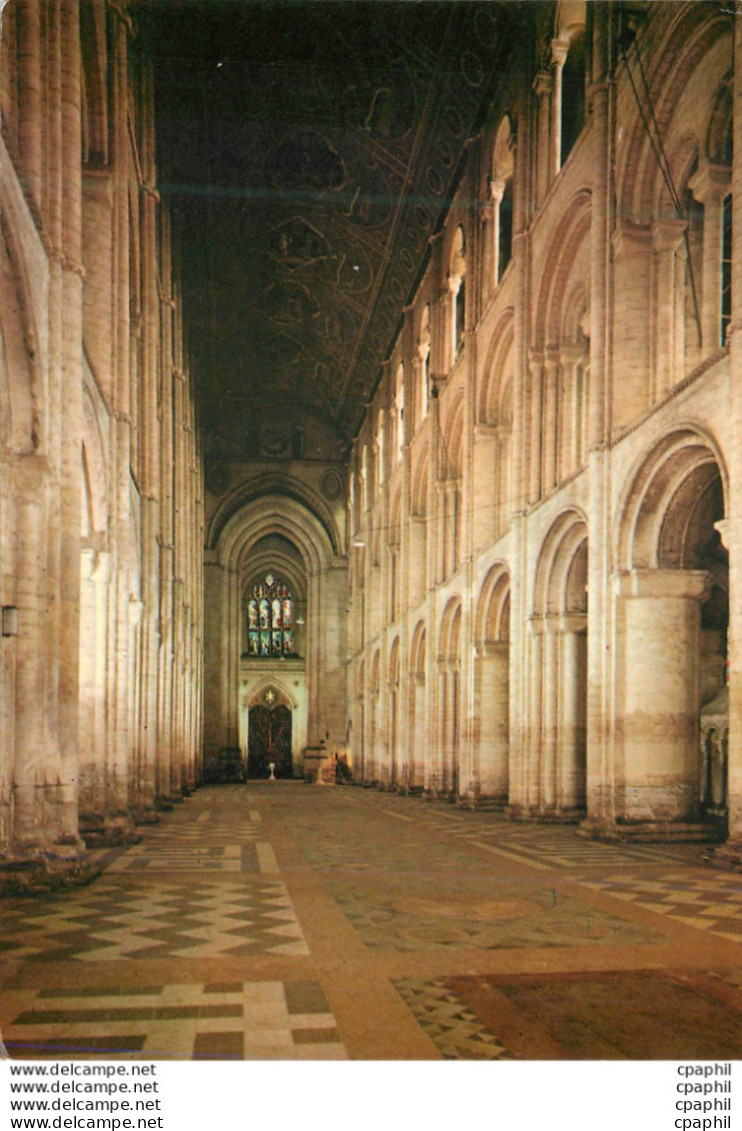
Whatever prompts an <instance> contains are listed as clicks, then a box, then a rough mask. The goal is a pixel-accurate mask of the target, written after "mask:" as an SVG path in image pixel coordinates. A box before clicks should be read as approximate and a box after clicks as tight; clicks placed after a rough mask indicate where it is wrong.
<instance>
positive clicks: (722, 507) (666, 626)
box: [616, 425, 729, 826]
mask: <svg viewBox="0 0 742 1131" xmlns="http://www.w3.org/2000/svg"><path fill="white" fill-rule="evenodd" d="M726 482H727V479H726V472H725V469H724V464H723V462H722V459H721V456H720V454H719V452H718V449H717V448H716V445H715V444H714V443H713V441H712V439H711V438H710V437H709V436H708V435H707V434H706V433H705V432H704V431H703V430H701V429H698V428H696V427H694V426H691V425H689V426H686V427H682V428H679V429H677V430H676V431H675V432H673V433H671V434H670V435H668V436H666V437H664V438H663V439H662V440H661V441H660V442H659V443H657V444H656V445H655V446H654V448H653V449H652V450H651V451H650V452H649V453H648V454H646V455H645V456H644V458H643V459H642V461H641V463H640V465H639V467H638V469H637V470H636V472H635V474H634V475H633V476H632V477H631V479H630V487H629V489H628V490H627V492H626V495H625V497H624V500H623V504H622V509H621V519H620V527H619V542H618V553H617V560H618V565H619V572H618V574H617V577H616V593H617V598H616V635H617V641H616V664H617V669H618V670H617V678H618V685H619V689H620V692H619V703H620V704H621V708H620V711H621V713H620V716H619V718H618V720H617V733H618V735H619V736H620V741H619V743H618V750H617V776H616V807H617V812H618V814H619V816H620V818H621V819H623V820H624V821H628V822H633V823H647V822H649V823H650V824H651V825H652V826H654V825H656V824H657V823H658V822H673V823H677V822H683V823H687V822H697V821H698V820H699V819H701V818H705V817H708V818H709V819H710V820H712V822H713V823H714V824H716V825H722V826H723V825H724V823H725V818H726V811H725V804H726V751H725V749H724V746H723V744H722V742H721V741H719V742H714V741H713V735H712V736H711V739H712V740H709V735H708V734H706V741H703V739H702V734H701V731H702V729H703V728H702V719H703V716H704V712H706V713H707V714H710V715H712V716H713V717H714V725H713V727H710V726H707V727H706V728H705V729H706V731H709V730H714V732H715V733H716V732H723V731H724V722H723V720H724V719H725V718H726V717H728V691H727V687H726V667H727V664H726V655H727V631H728V624H729V596H728V594H729V556H728V553H727V550H726V548H725V546H724V534H725V530H726V525H725V514H726V503H725V498H726V494H727V492H726Z"/></svg>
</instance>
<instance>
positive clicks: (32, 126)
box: [17, 0, 44, 216]
mask: <svg viewBox="0 0 742 1131" xmlns="http://www.w3.org/2000/svg"><path fill="white" fill-rule="evenodd" d="M17 20H18V25H17V26H18V31H17V37H18V39H17V42H18V143H19V149H20V157H21V162H22V166H23V181H24V185H25V188H26V191H27V192H28V194H29V196H30V197H31V201H32V204H33V207H34V210H35V212H36V215H37V216H38V215H39V212H40V209H41V198H42V182H43V142H44V113H43V87H42V79H41V59H42V39H41V5H40V2H39V0H21V2H20V3H19V4H18V6H17Z"/></svg>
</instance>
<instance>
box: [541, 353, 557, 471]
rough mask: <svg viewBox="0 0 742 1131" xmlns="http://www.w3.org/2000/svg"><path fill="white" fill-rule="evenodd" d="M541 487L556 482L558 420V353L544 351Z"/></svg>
mask: <svg viewBox="0 0 742 1131" xmlns="http://www.w3.org/2000/svg"><path fill="white" fill-rule="evenodd" d="M544 387H545V391H544V419H543V427H542V436H543V445H544V449H543V458H544V470H543V480H542V482H543V489H544V491H545V492H548V491H550V490H551V489H552V488H553V487H555V486H556V483H557V451H558V447H557V439H558V435H557V433H558V420H559V397H558V393H559V353H558V351H557V350H555V349H549V350H547V351H546V354H545V357H544Z"/></svg>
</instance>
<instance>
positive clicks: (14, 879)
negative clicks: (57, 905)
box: [0, 845, 100, 896]
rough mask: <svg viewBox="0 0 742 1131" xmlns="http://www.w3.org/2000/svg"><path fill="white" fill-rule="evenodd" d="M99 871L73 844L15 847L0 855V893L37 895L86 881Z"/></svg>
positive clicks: (88, 881)
mask: <svg viewBox="0 0 742 1131" xmlns="http://www.w3.org/2000/svg"><path fill="white" fill-rule="evenodd" d="M99 874H100V867H99V866H98V865H96V864H94V863H93V862H92V861H91V860H90V858H89V857H88V855H87V852H85V850H84V849H83V850H82V851H81V850H80V848H78V847H77V846H72V845H70V846H67V845H59V846H58V847H56V848H54V849H44V850H42V849H33V848H28V849H19V850H17V851H15V852H4V853H2V854H0V895H4V896H9V895H37V894H41V893H44V892H53V891H58V890H60V889H62V888H68V887H76V886H78V885H80V884H88V883H90V881H91V880H93V879H95V877H96V876H97V875H99Z"/></svg>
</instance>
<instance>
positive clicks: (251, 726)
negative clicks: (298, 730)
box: [247, 702, 292, 778]
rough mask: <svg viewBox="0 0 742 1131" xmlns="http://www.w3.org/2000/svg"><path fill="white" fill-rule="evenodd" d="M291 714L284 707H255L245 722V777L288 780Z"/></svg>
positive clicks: (257, 705) (261, 704)
mask: <svg viewBox="0 0 742 1131" xmlns="http://www.w3.org/2000/svg"><path fill="white" fill-rule="evenodd" d="M291 729H292V718H291V711H290V709H289V708H288V707H287V706H286V705H285V703H275V702H265V703H256V704H255V705H254V706H252V707H250V710H249V712H248V718H247V776H248V778H267V777H268V776H269V775H270V766H271V763H273V764H274V767H275V769H274V774H275V776H276V777H277V778H290V777H291V769H292V766H291Z"/></svg>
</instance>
